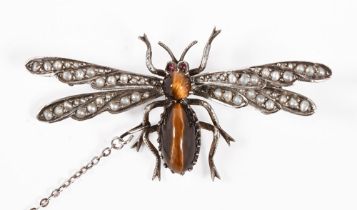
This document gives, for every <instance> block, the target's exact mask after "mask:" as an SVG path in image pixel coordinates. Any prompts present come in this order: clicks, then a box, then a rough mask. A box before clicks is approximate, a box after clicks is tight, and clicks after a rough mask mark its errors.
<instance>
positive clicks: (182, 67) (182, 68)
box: [179, 63, 187, 71]
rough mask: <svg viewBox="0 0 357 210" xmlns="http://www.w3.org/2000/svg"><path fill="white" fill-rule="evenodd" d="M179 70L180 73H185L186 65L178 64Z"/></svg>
mask: <svg viewBox="0 0 357 210" xmlns="http://www.w3.org/2000/svg"><path fill="white" fill-rule="evenodd" d="M179 69H180V70H182V71H186V70H187V64H186V63H180V64H179Z"/></svg>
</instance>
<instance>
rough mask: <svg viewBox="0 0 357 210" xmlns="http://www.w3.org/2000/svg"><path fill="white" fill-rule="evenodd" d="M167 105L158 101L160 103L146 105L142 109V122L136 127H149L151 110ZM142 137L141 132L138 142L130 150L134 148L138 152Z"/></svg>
mask: <svg viewBox="0 0 357 210" xmlns="http://www.w3.org/2000/svg"><path fill="white" fill-rule="evenodd" d="M167 104H168V102H167V101H166V100H160V101H154V102H152V103H150V104H148V105H146V107H145V109H144V118H143V122H142V123H141V124H140V125H138V126H143V127H145V126H150V121H149V114H150V112H151V110H153V109H155V108H157V107H164V106H165V105H167ZM143 137H144V132H142V133H141V134H140V136H139V138H138V140H137V141H136V142H135V144H133V146H131V148H136V151H139V150H140V147H141V145H142V144H143Z"/></svg>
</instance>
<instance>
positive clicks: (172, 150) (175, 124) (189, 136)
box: [159, 103, 198, 174]
mask: <svg viewBox="0 0 357 210" xmlns="http://www.w3.org/2000/svg"><path fill="white" fill-rule="evenodd" d="M164 116H165V119H163V122H164V123H163V124H161V127H160V137H159V138H160V139H159V141H160V144H161V146H162V151H161V152H162V155H163V158H164V161H165V163H166V164H167V166H168V167H169V168H170V169H171V170H172V171H173V172H175V173H180V174H183V173H184V172H185V171H186V170H188V169H189V168H192V166H193V164H194V159H195V153H196V151H197V145H198V142H197V139H196V132H197V130H196V127H195V123H196V122H195V121H194V118H193V116H192V112H189V108H188V107H187V105H184V104H181V103H174V104H172V105H171V106H169V107H168V108H167V109H166V110H165V115H164Z"/></svg>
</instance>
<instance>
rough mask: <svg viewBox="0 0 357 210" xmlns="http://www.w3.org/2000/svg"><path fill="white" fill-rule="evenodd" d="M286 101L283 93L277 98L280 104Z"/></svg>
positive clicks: (286, 98)
mask: <svg viewBox="0 0 357 210" xmlns="http://www.w3.org/2000/svg"><path fill="white" fill-rule="evenodd" d="M287 101H288V97H286V96H285V95H281V96H280V98H279V102H280V103H281V104H284V103H286V102H287Z"/></svg>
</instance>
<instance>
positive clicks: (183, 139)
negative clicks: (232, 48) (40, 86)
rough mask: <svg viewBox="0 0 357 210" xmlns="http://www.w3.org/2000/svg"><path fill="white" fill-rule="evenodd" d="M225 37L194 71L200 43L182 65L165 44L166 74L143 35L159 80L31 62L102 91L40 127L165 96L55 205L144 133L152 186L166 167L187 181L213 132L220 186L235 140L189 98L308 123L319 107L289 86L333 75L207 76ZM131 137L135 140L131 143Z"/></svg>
mask: <svg viewBox="0 0 357 210" xmlns="http://www.w3.org/2000/svg"><path fill="white" fill-rule="evenodd" d="M219 33H220V30H216V29H215V28H214V29H213V31H212V33H211V35H210V37H209V39H208V42H207V44H206V46H205V48H204V51H203V56H202V59H201V63H200V65H199V66H198V67H197V68H190V67H189V64H188V63H187V62H186V61H185V60H184V58H185V55H186V53H187V52H188V50H189V49H190V48H191V47H192V46H193V45H195V44H196V43H197V41H193V42H192V43H190V44H189V45H188V46H187V47H186V48H185V49H184V51H183V53H182V54H181V56H180V58H179V59H177V58H176V57H175V56H174V54H173V53H172V51H171V50H170V49H169V48H168V47H167V46H166V45H165V44H163V43H162V42H159V45H160V46H161V47H163V48H164V49H165V50H166V51H167V52H168V54H169V55H170V57H171V61H169V62H168V63H167V65H166V67H165V70H162V69H157V68H155V67H154V65H153V63H152V51H151V45H150V42H149V40H148V38H147V36H146V35H145V34H144V35H143V36H141V37H139V38H140V39H141V40H142V41H143V42H144V43H145V44H146V47H147V51H146V66H147V68H148V69H149V71H150V72H151V73H153V74H155V75H157V77H154V76H146V75H140V74H136V73H131V72H128V71H123V70H118V69H113V68H109V67H105V66H99V65H94V64H91V63H87V62H82V61H76V60H71V59H64V58H57V57H46V58H40V59H34V60H31V61H30V62H28V63H27V64H26V67H27V69H28V70H29V71H30V72H31V73H34V74H41V75H48V74H50V75H55V76H56V77H57V78H58V79H59V80H60V81H61V82H64V83H67V84H69V85H78V84H87V83H88V84H90V85H91V87H92V88H94V89H96V90H102V91H101V92H94V93H87V94H80V95H74V96H70V97H66V98H63V99H59V100H57V101H55V102H53V103H51V104H50V105H47V106H45V107H44V108H43V109H42V110H41V111H40V113H39V114H38V119H39V120H41V121H45V122H51V123H52V122H57V121H60V120H63V119H65V118H68V117H71V118H73V119H75V120H87V119H90V118H92V117H94V116H96V115H98V114H100V113H102V112H105V111H108V112H110V113H120V112H123V111H126V110H128V109H130V108H132V107H135V106H137V105H140V104H143V103H146V102H148V101H150V100H153V99H155V98H158V97H160V96H164V99H163V100H158V101H154V102H151V103H150V104H148V105H147V106H146V107H145V112H144V118H143V121H142V123H140V124H139V125H138V126H136V127H134V128H133V129H131V130H129V131H128V132H126V133H124V134H123V135H122V136H120V137H117V138H115V139H114V140H113V141H112V145H111V146H110V147H107V148H106V149H105V150H103V152H102V153H101V155H99V156H96V157H95V158H94V159H93V160H92V161H91V162H90V163H89V164H88V165H87V166H85V167H83V168H82V169H81V170H80V171H79V172H77V173H76V174H75V175H74V176H73V177H71V179H69V180H68V181H67V184H66V183H65V184H64V185H62V186H61V187H60V188H58V189H56V190H55V191H53V193H52V194H51V196H50V197H49V198H51V197H56V195H58V194H59V193H60V192H61V191H62V190H63V189H64V188H66V187H68V185H69V184H68V183H72V182H73V181H74V179H76V178H78V177H79V176H81V175H82V174H83V173H84V172H85V171H86V170H87V169H89V168H91V167H92V166H93V165H95V164H96V163H98V162H99V160H100V159H101V158H102V157H106V156H108V155H109V154H110V153H111V151H112V149H121V148H122V147H123V146H124V144H126V143H127V142H129V141H130V140H131V139H132V137H133V135H132V134H133V133H134V132H139V137H138V140H137V141H136V143H135V144H134V145H133V147H134V148H136V149H137V150H138V151H139V149H140V147H141V146H142V143H144V144H145V145H146V146H147V147H148V148H149V149H150V151H151V152H152V153H153V154H154V156H155V158H156V165H155V169H154V174H153V179H154V178H156V177H157V178H158V179H160V166H161V163H160V162H161V159H163V161H164V166H165V167H168V168H169V169H170V170H171V171H172V172H174V173H179V174H184V173H185V172H186V171H188V170H191V169H192V167H193V166H194V165H195V163H196V160H197V157H198V154H199V150H200V144H201V143H200V141H201V129H206V130H209V131H211V132H212V133H213V142H212V144H211V148H210V151H209V157H208V162H209V166H210V170H211V177H212V179H214V178H215V177H217V178H219V175H218V173H217V169H216V167H215V164H214V161H213V157H214V153H215V150H216V147H217V142H218V138H219V136H222V137H223V138H224V139H225V141H226V142H227V144H230V142H231V141H234V140H233V138H232V137H231V136H230V135H229V134H228V133H227V132H225V131H224V130H223V129H222V128H221V126H220V124H219V123H218V119H217V116H216V115H215V113H214V111H213V109H212V107H211V106H210V105H209V104H208V103H207V102H206V101H205V100H201V99H197V98H189V95H190V94H193V95H197V96H201V97H203V98H207V99H213V100H216V101H219V102H223V103H224V104H227V105H229V106H232V107H234V108H241V107H245V106H247V105H248V104H250V105H252V106H254V107H256V108H257V109H259V110H260V111H261V112H263V113H265V114H271V113H275V112H277V111H278V110H280V109H283V110H285V111H288V112H291V113H294V114H298V115H304V116H306V115H311V114H313V113H314V111H315V105H314V103H313V102H312V101H311V100H310V99H308V98H307V97H305V96H303V95H300V94H298V93H294V92H292V91H288V90H285V89H283V88H282V87H286V86H290V85H292V84H293V83H294V82H295V81H297V80H299V81H305V82H312V81H316V80H322V79H327V78H329V77H330V76H331V70H330V69H329V68H328V67H327V66H325V65H323V64H318V63H310V62H296V61H287V62H278V63H272V64H266V65H261V66H253V67H250V68H247V69H241V70H232V71H221V72H214V73H206V74H200V73H201V72H202V71H203V70H204V69H205V68H206V64H207V60H208V55H209V52H210V48H211V43H212V41H213V39H214V38H215V37H216V36H217V35H218V34H219ZM196 105H197V106H202V107H204V108H205V109H206V110H207V112H208V114H209V116H210V118H211V120H212V123H207V122H202V121H200V120H199V119H198V118H197V116H196V114H195V112H194V110H193V109H192V108H191V106H196ZM157 107H163V108H164V111H163V113H162V114H161V119H160V121H159V122H158V123H157V124H154V125H153V124H151V123H150V121H149V113H150V111H151V110H153V109H154V108H157ZM153 132H157V133H158V145H159V146H158V148H156V147H155V146H154V145H153V144H152V143H151V141H150V139H149V138H148V137H149V134H150V133H153ZM128 136H129V138H128V139H126V140H124V139H125V138H126V137H128ZM49 198H46V199H43V200H42V201H41V205H40V206H41V207H43V206H46V205H47V204H48V201H49Z"/></svg>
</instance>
